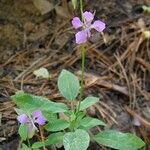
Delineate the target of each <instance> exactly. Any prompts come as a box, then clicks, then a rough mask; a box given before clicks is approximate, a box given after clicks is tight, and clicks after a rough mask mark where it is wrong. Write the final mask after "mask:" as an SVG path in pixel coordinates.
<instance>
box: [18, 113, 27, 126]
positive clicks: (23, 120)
mask: <svg viewBox="0 0 150 150" xmlns="http://www.w3.org/2000/svg"><path fill="white" fill-rule="evenodd" d="M17 120H18V121H19V122H20V123H21V124H25V123H27V122H28V121H29V118H28V116H27V115H26V114H22V115H19V116H18V117H17Z"/></svg>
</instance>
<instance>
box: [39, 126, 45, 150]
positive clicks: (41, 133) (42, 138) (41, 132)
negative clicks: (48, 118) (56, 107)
mask: <svg viewBox="0 0 150 150" xmlns="http://www.w3.org/2000/svg"><path fill="white" fill-rule="evenodd" d="M39 130H40V136H41V140H42V143H43V150H46V147H45V143H44V135H43V131H42V128H41V127H39Z"/></svg>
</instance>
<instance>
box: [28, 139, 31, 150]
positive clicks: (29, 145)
mask: <svg viewBox="0 0 150 150" xmlns="http://www.w3.org/2000/svg"><path fill="white" fill-rule="evenodd" d="M27 142H28V147H29V148H31V144H30V140H29V138H27Z"/></svg>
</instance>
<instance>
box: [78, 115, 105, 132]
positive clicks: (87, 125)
mask: <svg viewBox="0 0 150 150" xmlns="http://www.w3.org/2000/svg"><path fill="white" fill-rule="evenodd" d="M98 125H101V126H106V124H105V123H104V122H103V121H101V120H99V119H96V118H91V117H85V118H83V119H82V120H81V123H80V126H82V127H84V129H86V130H89V129H91V128H93V127H95V126H98Z"/></svg>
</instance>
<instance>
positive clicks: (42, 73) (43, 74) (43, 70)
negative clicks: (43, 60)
mask: <svg viewBox="0 0 150 150" xmlns="http://www.w3.org/2000/svg"><path fill="white" fill-rule="evenodd" d="M33 73H34V75H35V76H36V77H42V78H46V79H47V78H49V77H50V75H49V72H48V70H47V69H46V68H40V69H38V70H35V71H34V72H33Z"/></svg>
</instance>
